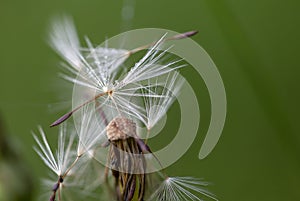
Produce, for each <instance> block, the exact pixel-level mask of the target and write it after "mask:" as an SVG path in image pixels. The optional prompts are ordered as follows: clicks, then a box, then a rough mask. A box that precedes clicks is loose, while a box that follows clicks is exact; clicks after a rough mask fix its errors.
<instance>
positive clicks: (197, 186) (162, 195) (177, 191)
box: [151, 177, 217, 201]
mask: <svg viewBox="0 0 300 201" xmlns="http://www.w3.org/2000/svg"><path fill="white" fill-rule="evenodd" d="M207 185H208V183H207V182H204V181H201V180H200V179H197V178H193V177H168V178H166V179H165V180H164V181H163V183H162V184H161V185H160V187H159V188H157V190H156V191H155V192H154V193H153V194H152V196H151V200H159V201H168V200H172V201H182V200H192V201H202V199H201V198H199V197H198V196H197V195H196V194H194V193H199V194H202V195H204V196H206V197H209V198H210V199H213V200H217V198H216V197H215V196H214V195H213V194H212V193H210V192H209V191H207V190H205V189H204V188H203V187H206V186H207ZM193 192H194V193H193Z"/></svg>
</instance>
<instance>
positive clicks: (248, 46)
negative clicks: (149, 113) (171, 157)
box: [0, 0, 300, 201]
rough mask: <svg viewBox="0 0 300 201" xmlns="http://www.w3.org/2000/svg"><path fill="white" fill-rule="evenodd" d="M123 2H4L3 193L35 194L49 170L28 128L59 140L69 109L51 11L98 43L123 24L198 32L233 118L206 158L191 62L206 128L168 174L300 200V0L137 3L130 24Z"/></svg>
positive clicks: (204, 100) (236, 197) (223, 196)
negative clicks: (56, 124)
mask: <svg viewBox="0 0 300 201" xmlns="http://www.w3.org/2000/svg"><path fill="white" fill-rule="evenodd" d="M123 4H124V2H123V1H120V0H113V1H108V0H106V1H102V0H87V1H82V0H72V1H71V0H59V1H58V0H53V1H38V0H27V1H21V0H19V1H16V0H1V1H0V30H1V31H0V116H1V121H2V124H3V126H2V127H3V129H5V131H1V132H2V134H3V133H4V134H6V135H8V138H9V142H8V143H4V140H3V139H2V138H0V140H1V141H0V142H1V143H0V144H1V148H3V150H4V151H3V150H2V152H5V153H1V154H0V167H1V169H0V170H1V173H0V176H1V177H0V178H1V185H0V189H1V190H0V200H1V199H4V198H3V193H4V192H1V191H3V185H5V186H7V187H8V188H10V189H14V190H15V193H12V192H9V194H11V195H12V194H14V195H16V194H17V193H16V192H19V193H20V194H22V193H21V192H22V190H23V191H25V192H26V191H29V192H31V191H32V192H33V195H34V197H36V196H37V195H38V194H39V191H40V190H39V188H40V187H39V186H40V183H39V180H40V178H42V177H45V176H47V174H48V169H47V168H46V167H45V166H44V165H43V164H42V162H41V160H40V159H39V158H38V157H37V154H35V153H34V151H33V149H32V146H33V144H34V141H33V138H32V136H31V133H30V132H31V130H35V131H36V130H37V129H36V127H37V125H42V126H43V127H44V128H45V130H46V132H47V133H48V136H49V138H50V139H55V137H56V130H55V129H49V128H48V125H49V124H50V123H51V122H52V121H53V120H55V119H56V118H57V117H58V116H59V115H60V114H62V113H63V111H66V110H67V109H68V107H67V105H68V101H67V100H68V99H67V97H70V95H71V92H70V90H69V88H67V87H64V84H65V83H64V82H62V81H60V79H58V78H57V73H58V72H59V68H58V62H59V61H60V59H59V57H58V56H57V55H56V54H55V53H54V52H53V51H52V50H51V49H50V48H49V47H48V45H47V43H46V40H45V39H46V35H47V27H48V25H49V21H50V19H51V17H53V16H54V15H56V14H61V13H68V14H70V15H72V16H73V17H74V21H75V23H76V25H77V28H78V31H79V35H80V36H81V37H82V36H83V35H88V36H89V37H90V38H91V40H92V41H93V42H94V43H95V44H98V43H101V42H102V41H103V40H104V39H105V37H111V36H114V35H116V34H118V33H120V32H121V31H124V30H125V29H135V28H146V27H153V28H164V29H170V30H174V31H177V32H183V31H189V30H199V34H198V35H197V36H195V37H193V39H194V40H195V41H197V42H198V43H199V44H200V45H201V46H202V47H203V48H204V49H205V50H206V51H207V52H208V53H209V54H210V56H211V57H212V59H213V60H214V62H215V64H216V65H217V67H218V69H219V71H220V74H221V76H222V78H223V81H224V84H225V87H226V93H227V99H228V114H227V120H226V125H225V128H224V131H223V135H222V137H221V139H220V141H219V143H218V145H217V147H216V148H215V149H214V151H213V152H212V153H211V154H210V155H209V156H208V157H207V158H206V159H204V160H201V161H200V160H198V158H197V157H198V151H199V149H200V144H201V140H203V135H204V134H205V131H206V130H207V128H208V123H209V118H210V116H209V114H210V110H209V99H208V94H207V90H206V88H205V86H204V84H203V81H202V80H201V78H200V77H197V76H196V75H195V73H193V70H192V69H187V70H186V71H184V72H183V74H184V75H185V76H186V78H187V79H188V80H191V84H192V85H193V87H194V89H195V90H196V91H197V93H198V94H197V95H198V98H199V103H200V108H201V117H202V121H201V124H200V126H201V128H200V130H199V137H198V138H197V140H196V141H195V143H194V144H193V146H192V147H191V148H190V149H189V151H188V152H187V153H186V154H185V156H184V157H183V158H181V159H180V160H179V161H178V162H177V163H175V164H174V165H173V166H172V167H170V168H169V170H168V171H169V172H170V173H171V174H174V175H175V174H177V175H182V176H184V175H192V176H197V177H203V178H205V179H206V180H208V181H211V182H212V183H213V185H212V186H210V188H209V189H210V190H211V191H212V192H214V193H215V194H216V195H217V196H218V198H219V199H220V200H224V201H254V200H262V201H268V200H270V201H271V200H272V201H274V200H300V188H299V186H300V185H299V181H300V136H299V129H300V126H299V125H300V124H299V122H298V121H299V107H298V103H299V102H300V94H299V81H298V80H299V72H300V68H299V63H300V56H299V47H300V40H299V36H300V28H299V26H300V12H299V8H300V3H299V1H296V0H294V1H293V0H287V1H279V0H260V1H259V0H253V1H246V0H239V1H234V0H218V1H217V0H190V1H171V0H160V1H159V0H152V1H149V0H148V1H146V0H137V1H136V2H135V16H134V18H133V19H132V20H131V21H128V22H124V20H123V21H122V17H121V10H122V7H123ZM195 76H196V77H195ZM62 108H64V110H61V109H62ZM171 113H172V111H171ZM2 127H1V128H2ZM3 129H2V130H3ZM52 134H53V135H52ZM4 144H6V145H7V144H8V145H9V146H10V147H11V149H12V150H11V151H8V150H9V149H10V148H7V147H4V146H5V145H4ZM14 152H16V153H14ZM183 167H184V168H183ZM20 173H21V174H20ZM24 174H25V175H28V177H29V178H28V177H24V178H22V175H24ZM20 175H21V176H20ZM30 177H31V179H30ZM21 180H22V181H25V182H24V183H25V185H23V186H22V185H21V184H22V182H21ZM30 180H31V182H29V181H30ZM31 183H32V184H31ZM19 184H20V185H19ZM5 191H6V193H8V191H7V190H5ZM25 194H26V193H25ZM10 199H11V200H12V199H13V198H12V197H11V198H10ZM27 199H29V198H24V197H23V198H20V197H19V198H18V200H27ZM31 199H33V198H31Z"/></svg>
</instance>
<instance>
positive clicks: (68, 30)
mask: <svg viewBox="0 0 300 201" xmlns="http://www.w3.org/2000/svg"><path fill="white" fill-rule="evenodd" d="M196 33H197V32H195V31H192V32H186V33H183V34H179V35H175V36H172V37H170V38H167V37H166V36H162V37H161V38H160V39H159V40H158V41H155V42H151V41H150V42H151V43H149V44H147V45H145V46H142V47H137V48H135V49H133V50H125V49H114V48H109V47H94V46H93V45H92V43H91V42H90V40H89V39H88V38H87V37H86V38H85V40H86V44H87V47H86V48H84V47H81V45H80V43H79V39H78V37H77V33H76V30H75V26H74V25H73V22H72V20H71V19H70V18H64V19H63V20H62V21H55V23H54V24H53V26H52V32H51V34H50V42H51V46H52V47H53V48H54V49H55V50H56V51H57V52H58V53H59V54H60V55H61V56H62V57H63V59H64V60H65V61H66V63H67V65H64V66H65V67H66V70H67V72H68V73H67V74H63V75H62V77H63V78H65V79H66V80H68V81H71V82H72V83H74V84H76V85H78V86H81V87H83V90H84V91H85V92H88V91H89V90H91V91H93V93H90V94H89V93H87V94H88V95H89V97H88V98H87V99H86V100H85V101H83V102H82V103H81V104H79V105H78V106H77V107H75V108H74V109H73V110H72V111H70V112H68V113H67V114H65V115H63V116H62V117H61V118H59V119H58V120H56V121H55V122H54V123H53V124H51V126H57V125H59V124H61V123H63V122H64V121H65V120H67V119H68V118H69V117H70V116H72V115H73V114H74V113H75V112H76V116H77V118H75V128H74V129H73V130H71V132H68V131H67V130H66V127H65V126H62V128H61V131H60V134H59V142H58V148H57V155H56V156H55V154H53V152H52V149H51V148H50V145H49V143H48V142H47V139H46V136H45V133H44V132H43V130H42V129H41V128H40V129H39V130H40V133H41V138H42V140H39V139H38V137H37V136H36V135H34V138H35V140H36V142H37V144H38V146H39V148H35V150H36V151H37V153H38V155H39V156H40V157H41V158H42V160H43V161H44V163H45V164H46V165H47V166H48V167H49V168H50V169H51V170H52V172H54V173H55V174H56V181H54V186H53V188H52V193H51V195H50V201H54V200H55V199H56V198H57V197H58V199H59V200H64V199H65V197H63V196H61V194H63V193H62V189H63V187H65V186H67V187H68V188H71V189H73V188H75V186H80V188H81V191H79V192H82V193H81V195H91V194H90V193H87V192H89V191H93V190H95V189H96V190H97V189H99V188H100V186H101V187H102V188H101V189H107V190H103V191H102V194H104V193H105V192H107V193H108V197H106V198H105V200H118V201H133V200H138V201H143V200H201V199H200V198H199V197H198V194H202V195H204V196H206V197H210V198H213V199H215V198H214V196H213V195H212V194H210V193H209V192H208V191H206V190H204V188H203V186H206V185H207V183H205V182H202V181H200V180H197V179H194V178H191V177H169V176H167V175H166V174H165V173H162V172H157V173H151V174H150V173H148V171H147V168H149V164H147V163H148V160H147V157H148V158H149V156H150V157H151V158H153V160H154V161H156V162H157V164H158V165H161V164H160V161H159V159H158V158H157V157H156V156H155V155H154V154H153V153H152V151H151V149H150V147H149V146H148V145H147V142H146V141H144V140H143V139H141V138H140V134H139V133H138V132H137V122H142V123H143V124H144V125H145V126H146V128H147V130H148V134H149V132H150V130H151V129H152V128H153V127H154V126H155V125H156V124H157V122H159V121H160V120H161V118H162V117H163V116H164V115H165V114H166V112H167V110H168V109H169V107H170V106H171V105H172V103H173V102H174V100H175V99H176V96H177V95H178V94H179V92H180V87H181V85H182V83H183V80H182V79H181V78H180V76H179V73H178V72H176V69H179V68H182V67H184V66H185V64H180V63H181V62H180V61H181V60H175V61H171V62H167V63H163V62H162V61H163V58H164V57H165V55H166V54H167V50H165V51H161V50H160V49H161V48H160V47H161V46H162V45H163V44H164V42H165V41H167V40H177V39H184V38H186V37H190V36H192V35H194V34H196ZM145 49H148V51H147V52H146V54H145V55H144V56H143V57H142V58H140V59H139V60H138V61H137V62H136V63H135V64H134V65H133V66H132V67H130V68H128V69H129V71H127V72H125V71H124V68H122V65H123V64H124V62H125V60H126V59H127V58H129V57H130V56H131V55H133V54H135V53H136V52H139V51H141V50H145ZM91 94H92V95H91ZM133 98H136V99H138V101H133V100H132V99H133ZM75 133H77V134H75ZM103 153H106V164H104V165H105V166H102V165H101V164H100V163H98V162H97V161H96V160H95V159H97V158H96V155H98V154H100V155H101V154H102V155H103ZM102 155H101V156H102ZM150 166H151V164H150ZM155 174H158V175H160V177H161V178H162V179H160V181H158V180H156V179H154V178H155V176H153V175H155ZM101 175H102V176H101ZM86 180H87V181H86ZM112 183H113V184H112ZM95 198H96V199H97V200H100V196H96V197H95ZM66 200H67V198H66Z"/></svg>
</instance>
